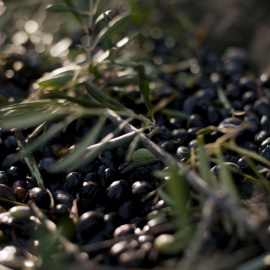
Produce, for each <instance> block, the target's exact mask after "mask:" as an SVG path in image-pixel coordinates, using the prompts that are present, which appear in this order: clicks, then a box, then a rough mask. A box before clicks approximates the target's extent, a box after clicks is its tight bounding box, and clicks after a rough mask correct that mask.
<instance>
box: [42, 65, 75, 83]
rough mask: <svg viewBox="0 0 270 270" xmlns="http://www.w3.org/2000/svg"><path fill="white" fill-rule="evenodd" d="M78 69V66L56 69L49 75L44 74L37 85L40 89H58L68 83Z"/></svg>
mask: <svg viewBox="0 0 270 270" xmlns="http://www.w3.org/2000/svg"><path fill="white" fill-rule="evenodd" d="M79 69H80V67H78V66H72V67H64V68H58V69H56V70H54V71H52V72H51V73H49V74H45V76H43V77H42V78H40V79H39V80H38V81H37V83H38V85H39V86H41V87H59V86H62V85H63V84H65V83H68V82H70V81H71V80H72V79H73V77H74V75H75V72H78V70H79Z"/></svg>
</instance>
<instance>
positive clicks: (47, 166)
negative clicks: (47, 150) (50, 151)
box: [38, 157, 55, 174]
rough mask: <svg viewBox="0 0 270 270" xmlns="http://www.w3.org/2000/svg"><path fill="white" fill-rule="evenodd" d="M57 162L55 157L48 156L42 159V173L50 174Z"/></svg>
mask: <svg viewBox="0 0 270 270" xmlns="http://www.w3.org/2000/svg"><path fill="white" fill-rule="evenodd" d="M54 162H55V159H54V158H51V157H46V158H43V159H41V160H40V162H39V163H38V168H39V171H40V173H41V174H50V173H51V169H52V166H53V164H54Z"/></svg>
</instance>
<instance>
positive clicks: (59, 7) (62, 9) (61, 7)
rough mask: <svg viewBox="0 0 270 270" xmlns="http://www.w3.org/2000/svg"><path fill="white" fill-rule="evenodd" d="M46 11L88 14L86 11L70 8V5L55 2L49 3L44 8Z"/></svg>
mask: <svg viewBox="0 0 270 270" xmlns="http://www.w3.org/2000/svg"><path fill="white" fill-rule="evenodd" d="M45 11H46V12H49V13H54V12H57V13H58V12H59V13H61V12H70V13H74V14H77V15H88V13H87V12H82V11H79V10H77V9H76V8H72V7H67V6H65V5H61V4H57V5H51V6H49V7H47V8H46V9H45Z"/></svg>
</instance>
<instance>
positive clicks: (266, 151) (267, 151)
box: [258, 145, 270, 160]
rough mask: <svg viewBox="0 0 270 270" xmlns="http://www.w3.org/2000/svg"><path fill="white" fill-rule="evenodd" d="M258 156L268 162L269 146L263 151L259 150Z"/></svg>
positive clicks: (269, 158) (269, 157)
mask: <svg viewBox="0 0 270 270" xmlns="http://www.w3.org/2000/svg"><path fill="white" fill-rule="evenodd" d="M258 154H259V155H261V156H262V157H264V158H266V159H268V160H270V145H266V146H265V147H264V148H263V149H261V150H260V151H259V152H258Z"/></svg>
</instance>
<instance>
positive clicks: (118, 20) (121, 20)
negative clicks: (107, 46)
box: [91, 14, 132, 50]
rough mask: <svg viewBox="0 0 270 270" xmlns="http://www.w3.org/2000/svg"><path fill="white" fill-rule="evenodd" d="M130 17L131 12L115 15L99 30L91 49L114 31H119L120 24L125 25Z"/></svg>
mask: <svg viewBox="0 0 270 270" xmlns="http://www.w3.org/2000/svg"><path fill="white" fill-rule="evenodd" d="M131 17H132V16H131V14H124V15H119V16H117V17H115V18H114V20H113V21H111V22H110V23H109V24H108V26H107V27H105V28H104V29H103V30H102V31H100V32H99V34H98V35H97V37H96V39H95V41H94V43H93V45H92V48H91V49H92V50H93V49H94V48H95V47H96V46H97V45H98V44H100V43H101V42H103V41H105V40H106V39H108V38H109V37H110V36H111V35H112V34H113V33H114V32H116V31H119V29H120V28H121V27H122V26H124V25H126V24H127V22H128V21H130V19H131Z"/></svg>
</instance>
